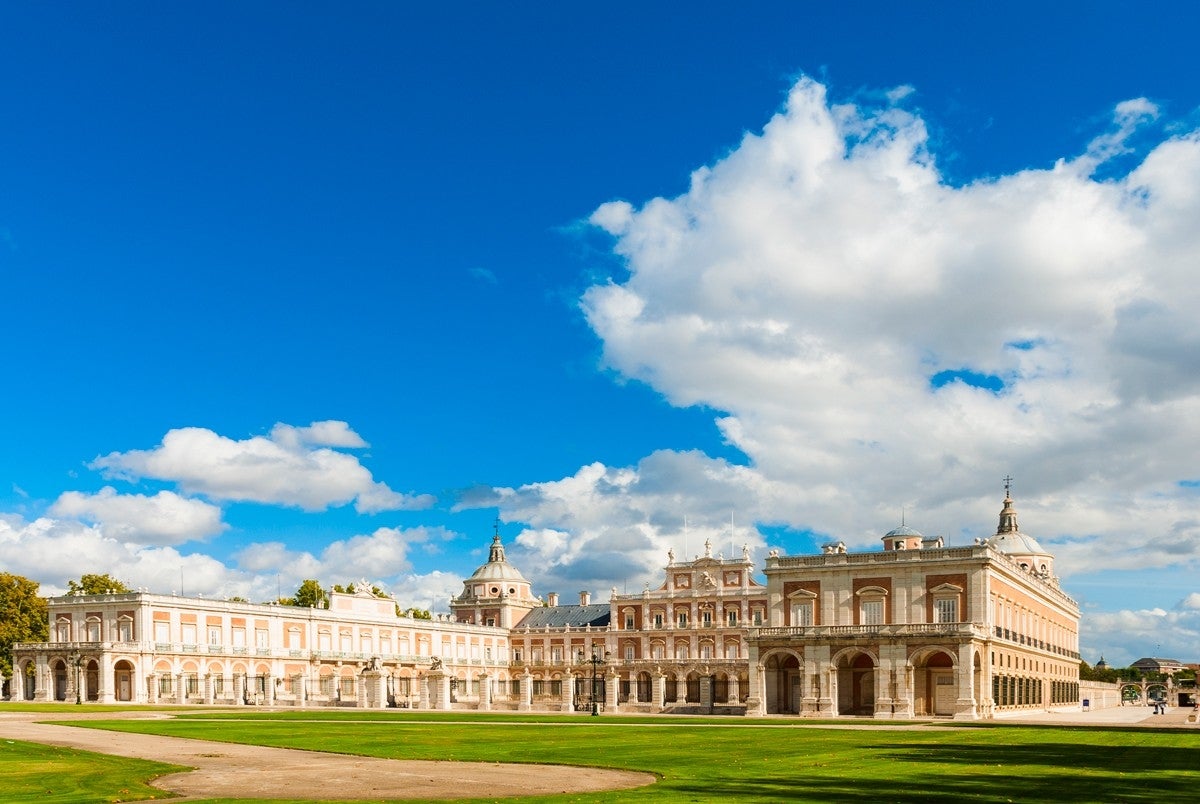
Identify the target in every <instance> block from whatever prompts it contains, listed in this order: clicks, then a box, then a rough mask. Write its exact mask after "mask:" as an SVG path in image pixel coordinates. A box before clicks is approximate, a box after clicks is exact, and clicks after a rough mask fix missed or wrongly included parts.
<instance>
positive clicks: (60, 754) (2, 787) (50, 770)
mask: <svg viewBox="0 0 1200 804" xmlns="http://www.w3.org/2000/svg"><path fill="white" fill-rule="evenodd" d="M181 770H185V768H182V767H179V766H176V765H167V764H164V763H162V762H147V761H145V760H140V759H124V758H122V757H114V756H108V755H107V754H91V753H88V752H86V751H72V750H70V749H67V748H56V747H54V746H48V745H37V744H35V743H26V742H21V741H18V740H0V800H2V801H4V802H6V803H7V802H21V801H39V802H71V803H72V804H76V803H77V802H84V801H87V802H93V801H134V800H138V799H150V798H162V797H163V791H161V790H158V789H157V788H153V787H150V786H149V785H148V784H147V782H148V781H149V780H150V779H153V778H155V777H158V776H162V775H164V774H167V773H175V772H176V771H181Z"/></svg>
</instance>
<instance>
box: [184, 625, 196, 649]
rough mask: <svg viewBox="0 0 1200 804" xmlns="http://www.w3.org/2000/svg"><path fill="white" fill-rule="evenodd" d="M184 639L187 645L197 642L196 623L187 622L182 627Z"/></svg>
mask: <svg viewBox="0 0 1200 804" xmlns="http://www.w3.org/2000/svg"><path fill="white" fill-rule="evenodd" d="M181 638H182V640H183V644H185V645H195V644H196V624H195V623H187V624H185V625H184V626H183V628H182V637H181Z"/></svg>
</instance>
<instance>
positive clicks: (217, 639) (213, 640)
mask: <svg viewBox="0 0 1200 804" xmlns="http://www.w3.org/2000/svg"><path fill="white" fill-rule="evenodd" d="M208 644H210V645H220V644H221V628H220V626H210V627H209V629H208Z"/></svg>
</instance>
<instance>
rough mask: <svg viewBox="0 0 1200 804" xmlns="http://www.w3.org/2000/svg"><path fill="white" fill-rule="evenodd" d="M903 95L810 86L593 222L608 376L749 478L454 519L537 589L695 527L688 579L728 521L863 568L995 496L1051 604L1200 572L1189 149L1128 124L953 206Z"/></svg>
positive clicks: (732, 471)
mask: <svg viewBox="0 0 1200 804" xmlns="http://www.w3.org/2000/svg"><path fill="white" fill-rule="evenodd" d="M910 91H911V90H910V89H909V88H907V87H905V88H901V89H900V90H898V91H895V92H892V93H879V94H877V95H875V96H874V99H872V100H871V101H869V103H866V104H863V105H855V104H844V103H835V102H831V101H830V99H829V98H828V97H827V96H826V90H825V88H824V87H823V86H821V85H820V84H819V83H817V82H816V81H813V80H811V79H808V78H803V79H801V80H799V81H798V82H797V83H796V84H795V86H794V87H793V88H792V90H791V91H790V93H789V95H788V97H787V100H786V103H785V105H784V106H783V108H782V109H781V110H780V111H779V112H778V113H777V114H776V115H774V116H773V117H772V118H771V119H770V120H769V122H768V123H767V124H766V125H765V126H764V127H763V129H762V130H761V131H760V132H756V133H749V134H747V135H745V137H744V138H743V139H742V141H741V142H740V143H739V144H738V145H737V146H736V147H735V148H733V149H732V150H731V151H730V152H729V153H728V155H727V156H725V157H723V158H721V159H720V160H718V161H716V162H715V163H713V164H711V165H707V166H703V167H700V168H698V169H697V170H695V172H694V173H693V174H692V176H691V180H690V183H689V185H688V186H687V187H686V189H684V190H683V191H682V192H681V194H680V195H678V196H676V197H674V198H653V199H650V200H647V201H644V202H640V203H637V204H634V203H630V202H629V201H626V200H617V201H611V202H609V203H606V204H603V205H601V206H600V207H598V208H597V209H596V210H595V212H594V213H593V214H592V215H591V216H590V219H589V222H590V223H591V224H592V225H593V226H595V227H597V228H598V229H601V230H603V231H604V232H606V233H608V234H609V235H611V236H612V238H613V251H614V253H615V254H616V255H617V256H618V257H620V258H621V259H622V261H623V263H624V268H625V269H626V270H625V272H623V273H622V274H621V275H620V276H619V277H614V278H613V279H610V280H608V281H606V282H603V283H600V284H596V285H595V286H593V287H591V288H589V289H588V290H587V291H586V292H585V293H584V295H583V296H582V298H581V302H580V303H581V308H582V310H583V313H584V314H585V316H586V319H587V321H588V323H589V324H590V326H591V327H592V329H593V330H594V331H595V333H596V334H597V336H598V337H599V338H600V340H601V343H602V346H603V363H604V364H605V366H606V367H607V368H609V369H611V370H614V371H615V372H617V373H618V374H619V375H621V376H622V377H625V378H632V379H636V380H640V381H643V382H645V383H647V384H649V385H650V386H652V387H653V388H655V389H656V390H657V391H658V392H660V393H661V394H662V395H663V396H664V397H665V398H666V399H668V400H669V401H670V402H672V403H673V404H675V405H677V406H681V407H684V406H693V405H700V406H704V407H705V408H706V409H712V410H715V411H718V412H719V413H718V415H717V417H716V419H715V424H716V426H717V427H718V428H719V429H720V432H721V434H722V435H723V436H724V438H725V439H726V441H727V442H728V443H729V444H730V445H732V446H733V447H736V448H737V449H738V450H740V451H741V452H742V453H743V454H744V456H745V463H746V465H745V466H732V465H729V464H725V463H723V462H721V461H716V460H713V459H711V458H708V457H707V456H703V455H697V454H691V453H683V454H675V453H655V454H654V455H652V456H649V457H647V458H646V459H644V460H643V461H642V462H640V463H639V464H637V465H635V466H629V467H610V466H604V465H601V464H595V465H591V466H585V467H583V468H581V469H580V470H579V472H577V473H576V474H575V475H573V476H571V477H567V478H563V479H561V480H556V481H550V482H545V483H533V484H529V485H527V486H523V487H520V488H516V489H500V490H497V493H496V494H495V495H494V496H493V497H491V498H490V499H489V498H488V497H487V496H486V495H483V496H482V497H481V496H480V495H478V494H474V495H468V496H467V497H464V499H463V503H462V504H463V505H467V504H480V503H490V504H495V505H499V506H500V509H501V512H502V515H503V516H504V517H506V518H507V519H509V520H512V521H520V522H523V523H526V524H527V525H528V529H527V530H526V531H525V532H523V533H522V534H521V535H520V536H519V537H518V538H517V540H516V545H514V550H513V552H514V554H515V555H518V556H520V555H522V553H523V554H524V555H526V556H528V561H529V563H528V564H527V565H529V566H538V567H545V568H546V569H547V571H548V572H549V573H550V575H549V578H550V581H551V582H553V583H563V584H565V583H570V582H572V581H574V580H575V579H582V578H586V579H589V582H592V583H595V584H597V585H602V584H606V583H620V581H621V580H622V578H624V577H626V576H627V574H629V575H634V574H637V573H638V572H639V571H640V573H641V575H642V577H655V575H656V573H657V572H658V569H659V567H660V566H661V563H662V555H663V553H664V552H665V548H666V547H667V546H668V544H671V545H672V546H674V547H675V548H676V550H677V552H679V549H680V547H679V545H680V542H681V535H682V534H681V528H682V525H681V523H682V520H683V517H684V515H690V516H695V518H696V521H697V523H703V525H699V524H698V526H697V528H696V531H697V532H696V535H695V536H692V537H691V538H690V539H689V542H690V543H689V548H688V551H687V552H688V553H689V554H694V553H695V552H697V547H698V543H699V542H700V538H699V532H700V531H702V530H707V532H708V533H714V534H716V533H719V530H720V524H719V521H720V520H721V519H722V518H724V517H727V516H728V513H729V511H733V512H734V513H735V516H736V517H737V519H738V521H739V522H746V523H756V524H759V525H762V524H763V523H775V524H778V525H785V526H789V527H791V528H793V529H794V530H796V531H798V532H799V533H801V534H803V533H813V534H820V536H818V537H817V539H814V540H813V541H816V540H819V539H820V538H822V537H823V536H826V535H827V536H830V537H835V538H840V539H845V540H846V541H847V542H848V543H849V544H852V545H854V546H855V547H856V548H864V547H873V546H877V545H878V544H879V541H878V539H879V537H880V535H881V534H882V533H883V532H885V531H886V530H888V529H889V528H891V527H893V526H894V525H896V524H899V521H898V520H899V519H900V516H901V512H902V511H905V512H906V513H907V518H908V522H909V524H912V525H915V526H917V527H919V528H920V529H921V530H923V531H924V532H926V533H927V534H928V535H945V536H947V537H948V539H949V541H950V543H960V544H961V543H968V542H969V541H970V539H971V538H972V537H974V536H987V535H989V534H990V533H992V532H994V530H995V527H996V523H997V519H996V515H997V513H998V511H999V508H1000V500H1001V497H1002V494H1003V489H1002V487H1001V483H1000V481H1001V478H1003V477H1004V476H1005V475H1006V474H1012V475H1014V476H1015V477H1016V478H1017V482H1016V485H1015V493H1016V496H1017V502H1018V510H1019V511H1020V515H1021V522H1022V525H1023V529H1024V530H1025V531H1027V532H1029V533H1032V534H1033V535H1035V536H1036V537H1037V538H1038V539H1039V540H1040V541H1041V542H1042V543H1043V544H1044V545H1045V546H1047V547H1048V548H1049V549H1051V550H1052V551H1054V552H1056V553H1058V554H1059V556H1060V559H1059V561H1058V562H1057V567H1058V569H1059V570H1060V572H1061V573H1062V574H1063V575H1064V576H1067V577H1068V580H1069V576H1071V575H1074V576H1076V577H1079V576H1082V575H1084V574H1085V573H1102V572H1105V571H1112V570H1122V569H1134V568H1140V569H1144V570H1146V571H1157V570H1158V569H1160V568H1164V567H1174V568H1179V567H1194V566H1196V565H1197V563H1200V562H1198V559H1200V532H1198V530H1197V526H1196V518H1195V516H1194V514H1193V512H1194V510H1195V504H1196V500H1197V489H1196V488H1195V485H1194V484H1191V485H1189V484H1186V483H1181V482H1180V481H1183V480H1189V479H1195V461H1194V455H1193V452H1194V450H1193V448H1192V445H1193V444H1194V443H1196V442H1197V441H1198V440H1200V432H1198V428H1200V415H1198V414H1200V380H1198V379H1197V378H1200V363H1197V355H1200V328H1198V325H1197V323H1196V318H1195V315H1194V311H1195V310H1196V309H1197V308H1198V307H1200V286H1198V285H1197V284H1196V282H1195V280H1194V274H1195V265H1196V264H1197V261H1198V259H1200V227H1197V226H1196V225H1195V221H1197V220H1200V134H1198V133H1197V132H1195V131H1185V132H1179V131H1178V129H1177V128H1171V127H1169V126H1164V125H1161V124H1160V123H1159V122H1158V121H1159V115H1160V112H1159V110H1158V108H1157V107H1156V106H1155V105H1154V104H1152V103H1150V102H1149V101H1147V100H1145V99H1133V100H1130V101H1126V102H1123V103H1121V104H1119V105H1118V106H1117V107H1116V108H1115V109H1114V110H1113V114H1112V122H1111V125H1110V127H1109V129H1108V130H1107V131H1106V132H1103V133H1101V134H1100V135H1098V136H1096V137H1095V138H1094V139H1093V140H1092V141H1091V142H1086V143H1081V146H1080V152H1079V153H1078V154H1064V155H1063V157H1062V158H1061V159H1059V160H1058V161H1057V162H1055V163H1054V164H1052V165H1050V166H1047V167H1044V168H1029V169H1025V170H1021V171H1018V172H1015V173H1012V174H1010V175H1002V176H995V177H990V178H987V179H981V180H977V181H973V182H970V183H966V184H961V185H954V184H951V183H950V182H948V181H947V180H946V179H945V178H944V176H943V175H942V174H941V172H940V171H939V169H938V159H937V157H938V155H937V154H936V153H935V152H934V150H933V148H932V147H931V145H930V140H929V137H928V134H927V129H926V125H925V122H924V120H923V119H922V118H921V117H920V115H918V114H916V113H915V112H913V111H911V110H909V109H907V108H905V105H904V104H905V103H906V99H907V98H908V96H909V95H910ZM1163 131H1171V132H1173V133H1170V134H1163V133H1162V132H1163ZM1154 132H1157V134H1156V133H1154ZM1155 137H1157V139H1154V138H1155ZM673 464H675V465H674V466H672V465H673ZM664 467H671V468H670V470H668V469H664ZM697 477H702V478H703V482H697V481H696V478H697ZM672 520H673V521H674V522H675V523H679V524H676V525H671V524H670V521H672ZM747 530H748V531H749V535H750V537H751V538H750V539H743V538H741V537H740V536H739V537H738V538H737V539H735V542H736V543H737V544H740V543H741V542H742V541H750V542H751V543H752V545H758V544H762V543H763V542H764V541H769V539H768V538H767V537H765V536H762V535H758V534H756V533H754V532H753V530H752V529H751V528H747ZM764 532H765V533H771V531H769V530H764ZM772 538H773V537H772ZM713 541H714V543H716V544H722V543H727V542H728V539H723V538H714V539H713ZM800 541H802V539H797V540H794V543H793V544H791V545H787V546H791V547H800V548H801V549H805V548H809V547H811V546H812V545H811V544H809V545H804V544H801V543H800ZM615 544H621V545H622V548H621V549H620V550H617V549H614V548H613V547H612V546H613V545H615ZM597 557H603V559H604V560H597ZM630 565H632V566H630ZM1068 588H1069V587H1068ZM1080 588H1082V589H1084V590H1085V592H1086V589H1087V587H1086V586H1081V587H1080ZM1110 602H1111V601H1110Z"/></svg>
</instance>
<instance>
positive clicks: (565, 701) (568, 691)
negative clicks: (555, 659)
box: [558, 670, 575, 712]
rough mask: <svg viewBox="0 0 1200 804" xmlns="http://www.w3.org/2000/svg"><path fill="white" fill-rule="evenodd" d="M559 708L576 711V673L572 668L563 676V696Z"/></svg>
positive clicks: (564, 710)
mask: <svg viewBox="0 0 1200 804" xmlns="http://www.w3.org/2000/svg"><path fill="white" fill-rule="evenodd" d="M558 708H559V709H560V710H561V711H563V712H573V711H575V674H574V673H572V672H571V671H570V670H568V671H567V672H566V674H565V675H564V676H563V688H562V697H561V700H560V701H559V705H558Z"/></svg>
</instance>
